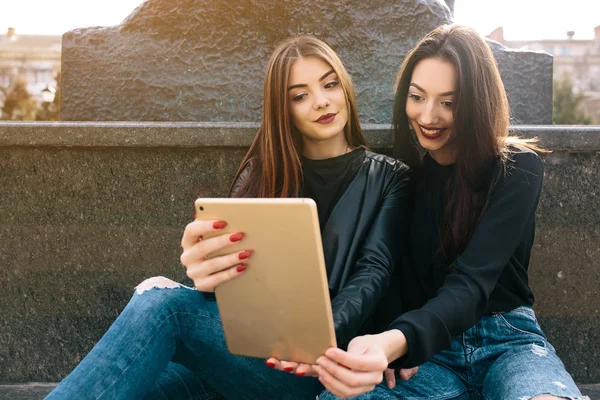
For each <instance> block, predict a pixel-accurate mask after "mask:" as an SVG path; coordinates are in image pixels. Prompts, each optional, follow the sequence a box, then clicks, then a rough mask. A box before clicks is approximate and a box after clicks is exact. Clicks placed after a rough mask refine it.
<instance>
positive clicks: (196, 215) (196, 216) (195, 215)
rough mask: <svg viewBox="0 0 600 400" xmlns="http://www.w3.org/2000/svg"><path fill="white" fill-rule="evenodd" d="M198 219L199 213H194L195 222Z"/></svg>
mask: <svg viewBox="0 0 600 400" xmlns="http://www.w3.org/2000/svg"><path fill="white" fill-rule="evenodd" d="M197 219H198V213H194V221H195V220H197Z"/></svg>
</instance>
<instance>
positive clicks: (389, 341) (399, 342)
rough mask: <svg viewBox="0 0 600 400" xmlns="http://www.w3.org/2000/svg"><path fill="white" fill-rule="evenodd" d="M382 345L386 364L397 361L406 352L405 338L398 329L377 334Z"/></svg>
mask: <svg viewBox="0 0 600 400" xmlns="http://www.w3.org/2000/svg"><path fill="white" fill-rule="evenodd" d="M379 336H380V339H381V341H382V344H383V351H384V353H385V356H386V357H387V360H388V363H391V362H392V361H395V360H397V359H398V358H400V357H402V356H404V355H405V354H406V353H407V352H408V344H407V343H406V336H404V333H402V331H401V330H399V329H392V330H389V331H385V332H383V333H380V334H379Z"/></svg>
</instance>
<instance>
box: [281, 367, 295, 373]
mask: <svg viewBox="0 0 600 400" xmlns="http://www.w3.org/2000/svg"><path fill="white" fill-rule="evenodd" d="M283 370H284V371H286V372H292V371H293V370H294V368H292V367H285V368H284V369H283Z"/></svg>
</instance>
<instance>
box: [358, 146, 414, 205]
mask: <svg viewBox="0 0 600 400" xmlns="http://www.w3.org/2000/svg"><path fill="white" fill-rule="evenodd" d="M364 168H368V174H367V176H368V178H367V179H369V180H371V181H372V180H375V181H377V182H379V183H378V184H377V185H381V189H382V193H387V194H392V193H396V194H397V193H405V192H406V193H410V192H412V188H413V186H414V181H415V180H414V173H413V171H412V169H411V168H410V167H409V166H408V165H406V164H405V163H403V162H402V161H400V160H397V159H395V158H392V157H389V156H386V155H383V154H378V153H374V152H372V151H368V150H367V151H366V152H365V163H364Z"/></svg>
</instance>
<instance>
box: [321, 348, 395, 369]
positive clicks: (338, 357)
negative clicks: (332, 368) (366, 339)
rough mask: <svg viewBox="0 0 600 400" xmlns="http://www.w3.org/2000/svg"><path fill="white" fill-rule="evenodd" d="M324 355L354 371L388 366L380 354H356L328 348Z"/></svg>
mask: <svg viewBox="0 0 600 400" xmlns="http://www.w3.org/2000/svg"><path fill="white" fill-rule="evenodd" d="M325 355H326V356H327V357H328V358H329V359H331V360H333V361H335V362H336V363H338V364H342V365H344V366H345V367H348V368H350V369H353V370H356V371H365V372H370V371H378V372H379V373H381V372H383V371H385V369H386V368H387V366H388V362H387V359H386V358H385V357H384V356H383V355H381V354H369V353H365V354H356V353H348V352H347V351H344V350H341V349H338V348H334V347H332V348H329V349H327V351H326V352H325Z"/></svg>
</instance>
